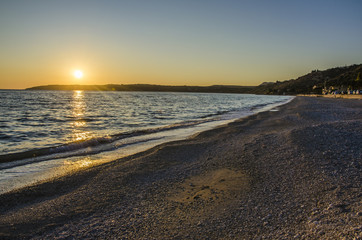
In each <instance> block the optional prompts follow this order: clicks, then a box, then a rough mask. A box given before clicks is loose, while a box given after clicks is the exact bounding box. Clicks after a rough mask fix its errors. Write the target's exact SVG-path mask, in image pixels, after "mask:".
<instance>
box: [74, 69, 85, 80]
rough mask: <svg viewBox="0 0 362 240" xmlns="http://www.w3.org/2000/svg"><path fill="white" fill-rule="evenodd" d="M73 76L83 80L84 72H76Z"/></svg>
mask: <svg viewBox="0 0 362 240" xmlns="http://www.w3.org/2000/svg"><path fill="white" fill-rule="evenodd" d="M73 76H74V77H75V78H77V79H81V78H82V77H83V72H82V71H81V70H75V71H74V72H73Z"/></svg>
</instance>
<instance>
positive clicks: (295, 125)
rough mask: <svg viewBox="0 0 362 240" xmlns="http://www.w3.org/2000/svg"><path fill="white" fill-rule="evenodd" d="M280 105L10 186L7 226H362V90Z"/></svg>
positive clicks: (157, 233) (148, 235) (204, 231)
mask: <svg viewBox="0 0 362 240" xmlns="http://www.w3.org/2000/svg"><path fill="white" fill-rule="evenodd" d="M276 110H277V111H275V110H274V111H268V112H263V113H259V114H257V115H254V116H250V117H248V118H245V119H241V120H238V121H236V122H233V123H230V124H228V125H227V126H222V127H219V128H216V129H213V130H210V131H206V132H203V133H200V134H198V135H197V136H194V137H192V138H190V139H187V140H183V141H177V142H171V143H167V144H162V145H160V146H157V147H155V148H152V149H150V150H148V151H146V152H143V153H139V154H136V155H133V156H129V157H126V158H122V159H119V160H117V161H114V162H111V163H107V164H104V165H101V166H96V167H93V168H89V169H86V170H84V171H80V172H75V173H73V174H70V175H68V176H65V177H62V178H59V179H54V180H52V181H49V182H45V183H42V184H39V185H36V186H32V187H27V188H24V189H21V190H18V191H15V192H11V193H7V194H3V195H0V202H1V205H0V214H1V215H0V238H1V239H263V238H265V239H343V238H344V239H354V238H355V239H360V238H362V231H361V230H362V226H361V222H362V194H361V192H362V191H361V190H362V189H361V183H362V181H361V163H362V148H361V143H362V132H361V129H362V101H360V100H352V99H329V98H310V97H296V98H295V99H294V100H293V101H292V102H290V103H288V104H286V105H284V106H281V107H279V108H278V109H276Z"/></svg>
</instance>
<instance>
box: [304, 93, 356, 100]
mask: <svg viewBox="0 0 362 240" xmlns="http://www.w3.org/2000/svg"><path fill="white" fill-rule="evenodd" d="M297 96H303V97H324V98H344V99H362V95H361V94H327V95H323V94H298V95H297Z"/></svg>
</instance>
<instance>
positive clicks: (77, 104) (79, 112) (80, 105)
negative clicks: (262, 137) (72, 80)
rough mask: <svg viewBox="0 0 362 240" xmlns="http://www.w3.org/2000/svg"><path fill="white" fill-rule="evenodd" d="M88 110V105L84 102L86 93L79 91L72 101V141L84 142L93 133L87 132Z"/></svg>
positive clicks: (74, 94) (75, 93) (74, 93)
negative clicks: (86, 114)
mask: <svg viewBox="0 0 362 240" xmlns="http://www.w3.org/2000/svg"><path fill="white" fill-rule="evenodd" d="M85 110H86V103H85V101H84V92H83V91H80V90H77V91H74V92H73V99H72V114H73V119H74V121H72V122H71V123H70V124H71V125H72V136H71V139H72V141H82V140H86V139H89V138H90V137H91V133H90V132H89V131H86V130H85V128H86V127H87V122H86V121H85V119H84V115H85Z"/></svg>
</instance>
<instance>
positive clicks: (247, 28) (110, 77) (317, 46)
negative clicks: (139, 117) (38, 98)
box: [0, 0, 362, 89]
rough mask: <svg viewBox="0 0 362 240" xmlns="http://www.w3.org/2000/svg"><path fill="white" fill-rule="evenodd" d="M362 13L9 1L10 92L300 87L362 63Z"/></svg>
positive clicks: (353, 4) (328, 5)
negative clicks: (296, 81) (313, 76)
mask: <svg viewBox="0 0 362 240" xmlns="http://www.w3.org/2000/svg"><path fill="white" fill-rule="evenodd" d="M361 9H362V1H361V0H340V1H334V0H312V1H311V0H303V1H297V0H295V1H294V0H285V1H281V0H274V1H270V0H252V1H248V0H245V1H243V0H238V1H236V0H234V1H233V0H220V1H215V0H180V1H176V0H175V1H172V0H99V1H95V0H83V1H82V0H72V1H68V0H58V1H50V0H31V1H30V0H2V1H0V89H24V88H27V87H32V86H38V85H49V84H135V83H142V84H162V85H201V86H208V85H244V86H255V85H259V84H261V83H262V82H274V81H283V80H288V79H293V78H297V77H299V76H301V75H304V74H307V73H309V72H310V71H312V70H315V69H319V70H324V69H328V68H331V67H338V66H346V65H351V64H360V63H362V31H361V29H362V14H361ZM75 70H81V71H82V73H83V77H82V78H81V79H78V78H76V77H74V76H73V72H74V71H75Z"/></svg>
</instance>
